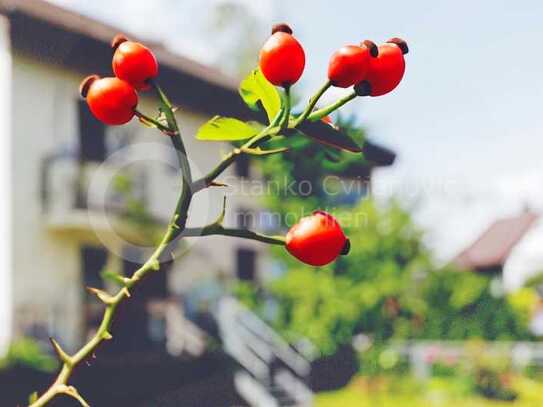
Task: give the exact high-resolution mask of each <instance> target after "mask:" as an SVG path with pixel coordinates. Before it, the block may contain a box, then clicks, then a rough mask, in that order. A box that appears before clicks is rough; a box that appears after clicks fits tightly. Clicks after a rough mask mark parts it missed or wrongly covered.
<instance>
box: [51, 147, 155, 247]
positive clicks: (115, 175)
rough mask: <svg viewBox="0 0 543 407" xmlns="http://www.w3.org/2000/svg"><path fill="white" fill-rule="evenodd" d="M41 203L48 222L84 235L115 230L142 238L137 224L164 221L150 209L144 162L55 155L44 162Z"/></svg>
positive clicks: (70, 231)
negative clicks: (126, 164)
mask: <svg viewBox="0 0 543 407" xmlns="http://www.w3.org/2000/svg"><path fill="white" fill-rule="evenodd" d="M41 176H42V179H41V204H42V212H43V216H44V220H45V222H46V225H47V227H48V228H49V229H50V230H52V231H56V232H65V233H70V234H71V235H81V237H84V238H87V237H90V236H91V235H92V232H93V231H94V232H97V233H99V234H103V233H105V234H109V233H115V234H117V235H121V236H123V237H126V238H129V239H131V240H133V239H138V238H139V237H142V238H143V236H142V230H141V229H142V228H141V227H138V226H141V225H138V223H144V222H146V223H147V224H148V223H155V224H158V223H161V221H160V220H159V219H156V218H153V216H151V215H150V214H149V213H147V211H146V205H147V200H148V199H147V198H148V193H147V189H148V188H147V187H148V179H147V173H146V170H145V168H144V167H143V166H137V165H131V166H129V167H121V166H116V165H114V164H110V163H107V164H106V163H96V162H81V161H79V160H78V158H77V157H74V156H70V155H66V154H65V155H63V154H55V155H51V156H48V157H46V158H45V159H44V160H43V162H42V172H41Z"/></svg>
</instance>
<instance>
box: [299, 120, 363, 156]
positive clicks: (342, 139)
mask: <svg viewBox="0 0 543 407" xmlns="http://www.w3.org/2000/svg"><path fill="white" fill-rule="evenodd" d="M298 129H299V130H300V131H301V132H302V133H304V134H305V135H306V136H307V137H310V138H312V139H314V140H315V141H318V142H319V143H322V144H325V145H327V146H331V147H335V148H339V149H341V150H347V151H351V152H353V153H361V152H362V147H360V146H359V145H358V143H357V142H356V141H354V139H353V138H352V137H351V136H349V135H348V134H347V133H345V132H343V131H341V130H340V129H336V128H335V127H332V126H330V125H328V124H326V123H324V122H322V121H320V120H319V121H318V122H308V121H306V122H304V123H302V124H301V125H300V126H298Z"/></svg>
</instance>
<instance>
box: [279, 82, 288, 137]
mask: <svg viewBox="0 0 543 407" xmlns="http://www.w3.org/2000/svg"><path fill="white" fill-rule="evenodd" d="M284 101H285V103H284V109H283V110H284V111H283V117H282V118H281V123H280V124H279V127H280V129H281V130H285V129H286V128H287V127H288V122H289V120H290V86H285V95H284Z"/></svg>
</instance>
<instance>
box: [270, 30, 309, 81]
mask: <svg viewBox="0 0 543 407" xmlns="http://www.w3.org/2000/svg"><path fill="white" fill-rule="evenodd" d="M278 29H279V30H283V31H275V30H274V31H275V32H273V34H272V36H271V37H270V38H269V39H268V41H266V43H265V44H264V46H263V47H262V49H261V50H260V70H261V71H262V74H264V76H265V77H266V79H267V80H268V81H270V82H271V83H273V84H274V85H276V86H290V85H292V84H294V83H296V82H297V81H298V79H300V77H301V76H302V73H303V72H304V67H305V53H304V49H303V48H302V46H301V45H300V43H299V42H298V40H296V38H294V37H293V36H292V34H291V33H292V31H290V29H289V28H288V26H286V25H281V26H278Z"/></svg>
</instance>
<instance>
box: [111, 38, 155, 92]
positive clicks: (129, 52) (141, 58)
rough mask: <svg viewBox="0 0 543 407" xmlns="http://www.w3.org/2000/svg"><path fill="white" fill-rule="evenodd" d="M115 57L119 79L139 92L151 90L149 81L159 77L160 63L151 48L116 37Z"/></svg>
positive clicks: (114, 62) (116, 74)
mask: <svg viewBox="0 0 543 407" xmlns="http://www.w3.org/2000/svg"><path fill="white" fill-rule="evenodd" d="M112 45H113V47H116V50H115V54H114V55H113V63H112V65H113V72H114V73H115V76H117V78H119V79H122V80H124V81H127V82H128V83H130V84H131V85H132V86H133V87H134V88H136V89H138V90H145V89H148V88H149V84H148V82H147V81H148V80H149V79H153V78H155V77H156V76H157V75H158V62H157V60H156V58H155V56H154V54H153V53H152V52H151V51H150V50H149V48H147V47H145V46H143V45H142V44H140V43H138V42H134V41H127V40H126V38H124V37H116V38H115V39H114V40H113V43H112Z"/></svg>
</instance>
